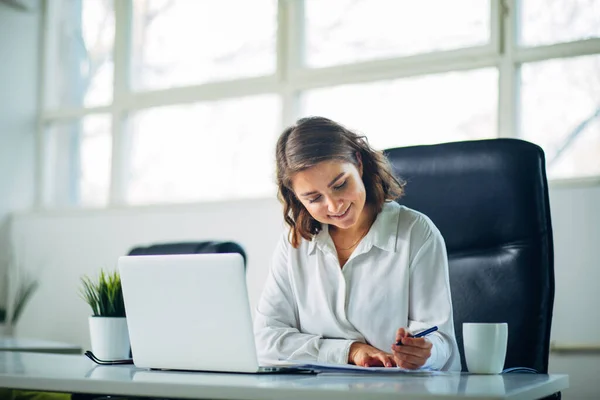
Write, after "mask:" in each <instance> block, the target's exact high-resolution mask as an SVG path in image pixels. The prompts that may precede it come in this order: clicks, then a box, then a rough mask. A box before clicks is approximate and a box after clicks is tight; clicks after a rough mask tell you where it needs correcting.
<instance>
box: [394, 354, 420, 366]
mask: <svg viewBox="0 0 600 400" xmlns="http://www.w3.org/2000/svg"><path fill="white" fill-rule="evenodd" d="M396 357H397V358H398V359H399V360H400V361H401V362H408V363H411V364H415V365H423V364H425V361H427V359H426V358H425V357H421V356H413V355H412V354H398V355H396Z"/></svg>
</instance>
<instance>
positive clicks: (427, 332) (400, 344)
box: [396, 326, 438, 346]
mask: <svg viewBox="0 0 600 400" xmlns="http://www.w3.org/2000/svg"><path fill="white" fill-rule="evenodd" d="M437 330H438V327H437V326H433V327H431V328H429V329H425V330H424V331H423V332H419V333H417V334H416V335H409V336H408V337H413V338H420V337H423V336H426V335H429V334H430V333H432V332H435V331H437ZM396 346H402V342H397V343H396Z"/></svg>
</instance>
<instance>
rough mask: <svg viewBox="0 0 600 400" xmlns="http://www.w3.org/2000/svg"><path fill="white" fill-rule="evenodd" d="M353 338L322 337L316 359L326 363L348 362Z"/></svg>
mask: <svg viewBox="0 0 600 400" xmlns="http://www.w3.org/2000/svg"><path fill="white" fill-rule="evenodd" d="M354 342H355V341H354V340H343V339H322V341H321V346H320V348H319V357H318V361H319V362H320V363H328V364H348V353H349V352H350V346H351V345H352V343H354Z"/></svg>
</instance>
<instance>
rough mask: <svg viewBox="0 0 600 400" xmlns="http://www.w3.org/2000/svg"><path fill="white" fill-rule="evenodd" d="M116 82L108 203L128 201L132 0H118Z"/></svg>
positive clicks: (114, 84) (116, 7) (116, 8)
mask: <svg viewBox="0 0 600 400" xmlns="http://www.w3.org/2000/svg"><path fill="white" fill-rule="evenodd" d="M114 5H115V45H114V82H113V107H112V110H113V111H112V157H111V174H110V191H109V205H119V204H123V203H124V202H125V191H126V185H127V165H128V164H129V163H128V158H129V151H128V146H127V145H126V144H127V136H128V135H127V129H126V127H127V119H128V115H127V114H126V112H125V109H124V106H125V105H126V104H127V103H128V98H129V96H131V89H130V88H131V56H130V54H131V53H130V50H131V22H132V15H133V14H132V2H131V0H118V1H117V0H115V3H114Z"/></svg>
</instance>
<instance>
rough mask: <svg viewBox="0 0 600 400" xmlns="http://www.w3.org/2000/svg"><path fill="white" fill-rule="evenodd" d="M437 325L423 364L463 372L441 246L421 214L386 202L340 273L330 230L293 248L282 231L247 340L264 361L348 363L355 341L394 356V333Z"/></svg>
mask: <svg viewBox="0 0 600 400" xmlns="http://www.w3.org/2000/svg"><path fill="white" fill-rule="evenodd" d="M434 325H436V326H437V327H438V328H439V330H438V331H437V332H435V333H433V334H430V335H428V336H427V340H429V341H431V343H432V344H433V347H432V351H431V357H429V359H428V360H427V362H426V364H425V365H424V366H423V367H424V368H432V369H439V370H450V371H460V356H459V353H458V346H457V344H456V338H455V335H454V322H453V319H452V301H451V298H450V284H449V279H448V259H447V256H446V247H445V244H444V239H443V238H442V235H441V234H440V232H439V230H438V229H437V228H436V227H435V225H434V224H433V222H431V220H430V219H429V218H427V217H426V216H425V215H423V214H421V213H419V212H417V211H414V210H412V209H410V208H408V207H404V206H400V205H399V204H397V203H396V202H387V203H385V204H384V206H383V209H382V211H381V212H380V213H379V215H378V216H377V218H376V220H375V222H374V223H373V225H372V226H371V229H370V230H369V232H368V233H367V235H366V236H365V237H364V238H363V239H362V240H361V242H360V243H359V244H358V246H357V247H356V249H355V250H354V252H353V253H352V255H351V256H350V258H349V259H348V261H347V262H346V264H345V265H344V267H343V268H340V264H339V261H338V258H337V253H336V251H335V247H334V244H333V240H332V239H331V236H330V235H329V231H328V226H327V225H323V229H322V231H321V232H319V233H318V234H317V235H316V236H315V237H314V238H313V240H311V241H306V240H302V242H301V244H300V246H299V248H298V249H294V248H293V247H292V246H291V244H290V243H289V242H288V239H287V232H285V234H284V235H282V237H281V239H280V241H279V244H278V246H277V249H276V251H275V254H274V256H273V263H272V265H271V270H270V273H269V277H268V278H267V282H266V284H265V288H264V290H263V293H262V296H261V299H260V301H259V303H258V306H257V309H256V313H255V319H254V333H255V337H256V346H257V350H258V356H259V358H260V360H261V362H268V361H273V360H284V359H293V360H310V361H316V362H326V363H336V364H346V363H347V362H348V351H349V350H350V345H351V344H352V343H353V342H363V343H368V344H370V345H372V346H374V347H376V348H378V349H380V350H383V351H385V352H387V353H391V346H392V344H393V343H394V339H395V337H396V331H397V330H398V328H401V327H407V328H408V330H409V331H410V332H412V333H416V332H419V331H421V330H424V329H427V328H430V327H432V326H434Z"/></svg>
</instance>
